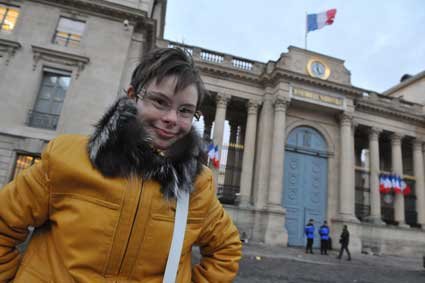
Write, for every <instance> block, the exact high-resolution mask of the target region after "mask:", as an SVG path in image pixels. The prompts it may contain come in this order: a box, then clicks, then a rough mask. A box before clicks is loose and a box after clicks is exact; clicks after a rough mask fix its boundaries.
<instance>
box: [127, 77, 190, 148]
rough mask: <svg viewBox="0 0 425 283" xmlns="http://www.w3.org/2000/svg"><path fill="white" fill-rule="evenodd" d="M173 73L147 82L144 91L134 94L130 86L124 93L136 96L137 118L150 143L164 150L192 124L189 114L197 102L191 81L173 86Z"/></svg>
mask: <svg viewBox="0 0 425 283" xmlns="http://www.w3.org/2000/svg"><path fill="white" fill-rule="evenodd" d="M177 81H178V80H177V77H176V76H174V75H171V76H167V77H165V78H164V79H162V81H161V82H160V83H157V81H156V79H154V80H153V81H152V82H150V83H148V84H147V86H146V88H145V92H144V93H140V94H136V93H134V89H132V88H130V89H129V91H128V95H129V96H130V97H133V98H135V97H136V96H137V95H139V97H140V99H137V101H138V102H137V112H138V114H137V118H138V120H139V121H140V122H141V123H142V124H143V126H144V129H145V130H146V132H147V134H148V135H149V136H150V138H151V139H152V145H153V146H154V147H155V148H157V149H160V150H167V149H168V148H169V147H170V146H171V145H173V144H174V143H175V142H176V141H177V140H179V139H181V138H182V137H183V136H185V135H186V134H187V133H189V132H190V129H191V128H192V120H193V114H194V113H195V110H196V105H197V102H198V91H197V89H196V86H195V85H194V84H191V85H189V86H187V87H186V88H184V89H182V90H176V84H177Z"/></svg>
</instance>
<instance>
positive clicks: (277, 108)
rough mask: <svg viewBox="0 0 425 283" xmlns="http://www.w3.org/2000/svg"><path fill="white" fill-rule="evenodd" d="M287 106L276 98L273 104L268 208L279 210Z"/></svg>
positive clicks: (287, 102) (286, 102)
mask: <svg viewBox="0 0 425 283" xmlns="http://www.w3.org/2000/svg"><path fill="white" fill-rule="evenodd" d="M288 104H289V101H288V100H286V99H282V98H277V99H276V101H275V104H274V123H273V139H272V154H271V168H270V185H269V188H270V189H269V198H268V206H269V207H274V208H280V209H281V208H282V206H281V199H282V186H283V184H282V181H283V162H284V154H285V141H286V133H285V128H286V109H287V107H288Z"/></svg>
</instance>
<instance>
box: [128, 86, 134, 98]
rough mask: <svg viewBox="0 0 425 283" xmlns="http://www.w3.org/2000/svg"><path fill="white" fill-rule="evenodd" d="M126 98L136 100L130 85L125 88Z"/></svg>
mask: <svg viewBox="0 0 425 283" xmlns="http://www.w3.org/2000/svg"><path fill="white" fill-rule="evenodd" d="M127 96H128V97H129V98H136V90H135V89H134V87H133V86H132V85H129V86H128V88H127Z"/></svg>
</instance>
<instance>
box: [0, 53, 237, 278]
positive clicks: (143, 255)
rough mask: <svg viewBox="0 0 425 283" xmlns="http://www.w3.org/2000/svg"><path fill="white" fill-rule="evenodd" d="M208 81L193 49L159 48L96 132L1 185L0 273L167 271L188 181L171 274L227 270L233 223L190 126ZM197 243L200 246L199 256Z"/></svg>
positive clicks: (232, 265)
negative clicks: (194, 255) (22, 247)
mask: <svg viewBox="0 0 425 283" xmlns="http://www.w3.org/2000/svg"><path fill="white" fill-rule="evenodd" d="M205 92H206V91H205V89H204V87H203V84H202V81H201V79H200V76H199V73H198V71H197V70H196V68H195V66H194V64H193V61H192V59H191V57H190V56H189V55H187V54H186V53H185V52H184V51H182V50H179V49H170V48H166V49H157V50H155V51H153V52H151V53H149V54H147V55H146V56H145V58H144V59H143V61H142V63H141V64H140V65H139V66H138V67H137V68H136V70H135V71H134V73H133V75H132V81H131V86H130V87H129V88H128V91H127V96H126V97H122V98H119V99H118V100H117V101H116V103H115V104H114V105H113V106H112V107H111V108H110V109H109V110H108V111H107V112H106V113H105V115H104V116H103V117H102V119H101V120H100V121H99V123H98V124H97V126H96V130H95V132H94V134H93V135H91V136H89V137H86V136H79V135H63V136H59V137H58V138H56V139H54V140H53V141H51V142H50V143H49V144H48V146H47V147H46V149H45V150H44V152H43V154H42V159H41V162H39V163H38V164H36V165H34V166H32V167H31V168H29V169H28V170H25V171H24V172H23V173H22V174H20V175H19V176H17V177H16V178H15V180H13V181H12V182H11V183H9V184H8V185H6V186H5V187H4V188H3V189H1V190H0V282H8V281H11V280H14V282H18V283H20V282H24V283H29V282H31V283H37V282H57V283H68V282H90V283H96V282H163V280H164V279H163V277H164V270H165V269H166V265H167V260H168V255H169V253H170V246H171V242H172V240H173V227H174V223H175V218H174V217H175V215H176V202H177V201H176V199H178V196H179V195H181V194H184V193H186V192H187V193H190V198H189V208H188V216H187V222H184V223H186V224H185V225H186V228H185V230H184V231H183V233H184V241H183V243H182V248H181V256H180V258H178V259H177V263H179V265H178V272H177V273H176V274H177V275H176V279H175V281H176V282H185V283H186V282H231V281H232V280H233V279H234V277H235V275H236V273H237V271H238V262H239V260H240V257H241V243H240V239H239V234H238V231H237V229H236V227H235V226H234V224H233V223H232V221H231V219H230V217H229V216H228V214H227V213H226V212H225V211H224V209H223V207H222V206H221V204H220V203H219V202H218V200H217V198H216V195H215V188H214V183H213V176H212V174H211V171H210V170H209V169H208V168H206V167H205V166H203V165H202V164H201V159H202V153H201V144H200V139H199V137H198V135H197V134H196V133H195V131H194V129H193V127H192V120H193V118H194V117H196V116H197V111H198V109H199V105H200V104H201V102H202V99H203V97H204V94H205ZM29 226H34V227H36V229H35V233H34V235H33V237H32V239H31V241H30V243H29V245H28V248H27V250H26V252H25V254H24V255H23V256H21V255H20V254H19V252H18V250H17V249H16V246H17V245H18V244H19V243H21V242H23V241H24V240H25V238H26V236H27V228H28V227H29ZM193 245H199V246H200V251H201V254H202V258H201V261H200V263H199V264H197V265H195V266H192V264H191V250H192V246H193ZM176 266H177V265H176Z"/></svg>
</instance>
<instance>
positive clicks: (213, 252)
mask: <svg viewBox="0 0 425 283" xmlns="http://www.w3.org/2000/svg"><path fill="white" fill-rule="evenodd" d="M209 186H210V188H209V190H208V191H209V192H208V193H211V198H210V205H209V210H208V213H207V219H206V221H205V222H204V225H203V227H202V231H201V234H200V237H199V239H198V242H197V244H199V246H200V251H201V255H202V258H201V261H200V263H199V264H197V265H195V266H194V267H193V270H192V281H193V282H196V283H201V282H232V281H233V279H234V277H235V276H236V274H237V271H238V269H239V260H240V259H241V256H242V243H241V240H240V237H239V232H238V230H237V228H236V226H235V225H234V224H233V222H232V220H231V218H230V216H229V215H228V214H227V213H226V211H225V210H224V208H223V206H222V205H221V204H220V202H219V201H218V199H217V197H216V195H215V190H214V187H213V182H212V180H211V181H210V182H209Z"/></svg>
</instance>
